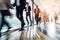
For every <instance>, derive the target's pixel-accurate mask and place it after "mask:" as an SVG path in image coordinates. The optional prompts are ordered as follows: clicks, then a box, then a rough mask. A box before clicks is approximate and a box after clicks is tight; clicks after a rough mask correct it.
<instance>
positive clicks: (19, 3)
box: [13, 0, 26, 31]
mask: <svg viewBox="0 0 60 40" xmlns="http://www.w3.org/2000/svg"><path fill="white" fill-rule="evenodd" d="M13 6H16V16H17V18H18V19H19V21H21V29H20V30H19V31H22V30H24V25H25V23H24V19H23V10H24V9H25V6H26V0H15V3H14V4H13Z"/></svg>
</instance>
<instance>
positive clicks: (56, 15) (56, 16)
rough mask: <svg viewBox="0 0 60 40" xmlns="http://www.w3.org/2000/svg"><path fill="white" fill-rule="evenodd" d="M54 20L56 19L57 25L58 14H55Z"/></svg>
mask: <svg viewBox="0 0 60 40" xmlns="http://www.w3.org/2000/svg"><path fill="white" fill-rule="evenodd" d="M54 19H55V23H56V21H57V19H58V14H57V13H55V14H54Z"/></svg>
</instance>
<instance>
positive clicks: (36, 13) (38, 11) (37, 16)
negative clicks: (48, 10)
mask: <svg viewBox="0 0 60 40" xmlns="http://www.w3.org/2000/svg"><path fill="white" fill-rule="evenodd" d="M34 13H35V20H36V23H37V24H38V20H40V19H41V18H40V19H39V14H40V13H41V11H40V9H39V8H38V5H36V8H35V10H34Z"/></svg>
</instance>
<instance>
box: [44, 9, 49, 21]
mask: <svg viewBox="0 0 60 40" xmlns="http://www.w3.org/2000/svg"><path fill="white" fill-rule="evenodd" d="M43 20H44V21H46V22H47V21H49V14H47V12H46V10H45V9H44V10H43Z"/></svg>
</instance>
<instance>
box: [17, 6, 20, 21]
mask: <svg viewBox="0 0 60 40" xmlns="http://www.w3.org/2000/svg"><path fill="white" fill-rule="evenodd" d="M16 17H17V18H18V19H19V21H20V10H19V6H17V7H16Z"/></svg>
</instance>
